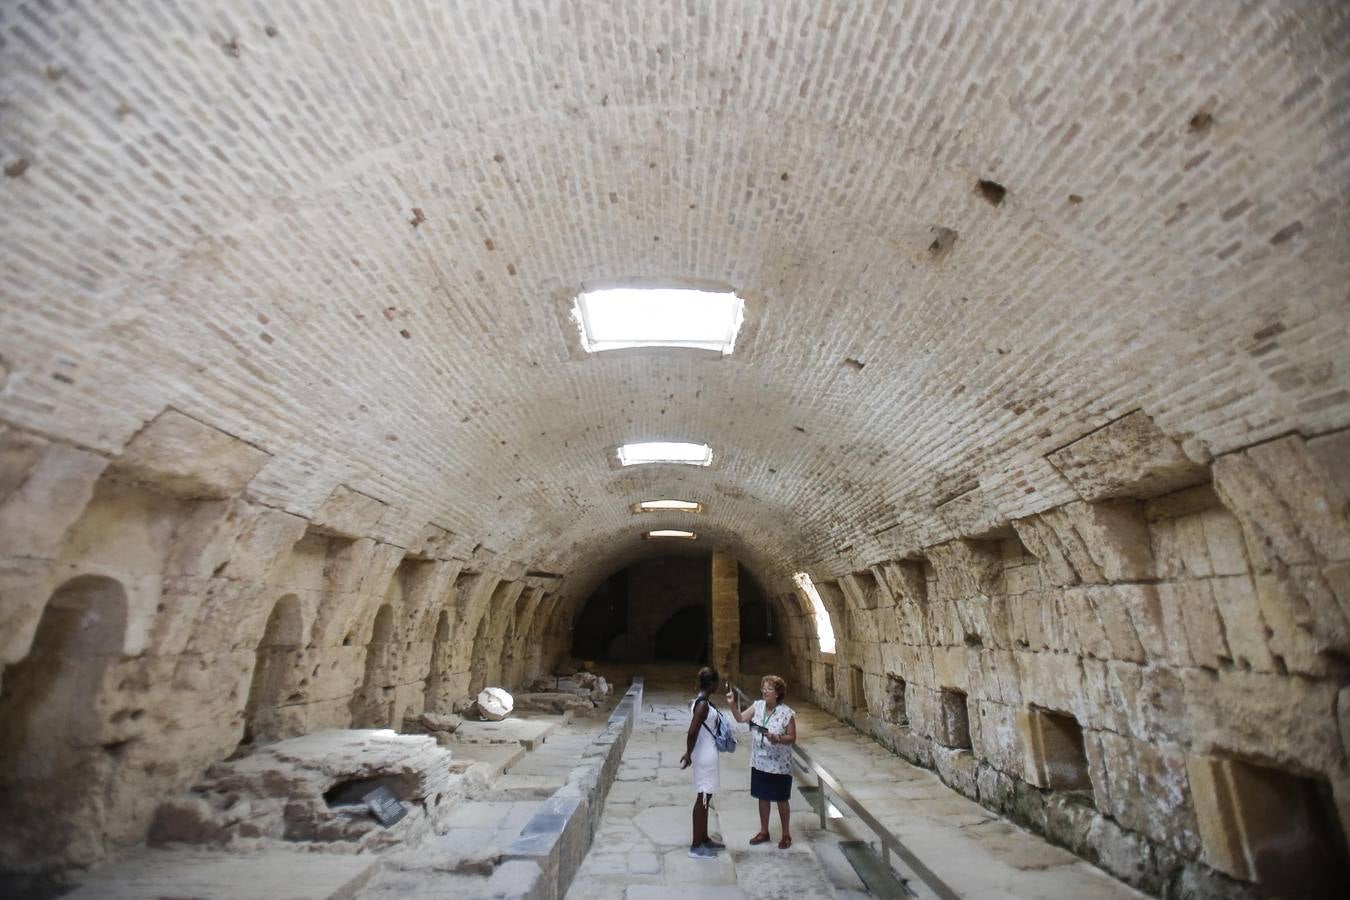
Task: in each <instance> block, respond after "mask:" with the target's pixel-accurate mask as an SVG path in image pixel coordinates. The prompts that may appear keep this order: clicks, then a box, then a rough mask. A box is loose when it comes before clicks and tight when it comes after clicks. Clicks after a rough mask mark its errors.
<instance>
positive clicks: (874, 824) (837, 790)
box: [732, 685, 961, 900]
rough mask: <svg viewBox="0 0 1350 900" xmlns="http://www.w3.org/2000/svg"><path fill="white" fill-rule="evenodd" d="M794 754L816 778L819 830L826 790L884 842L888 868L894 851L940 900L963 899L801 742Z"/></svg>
mask: <svg viewBox="0 0 1350 900" xmlns="http://www.w3.org/2000/svg"><path fill="white" fill-rule="evenodd" d="M732 689H733V690H734V691H735V692H736V696H737V697H739V698H740V699H741V703H742V704H744V705H747V706H748V705H750V704H749V701H750V697H749V695H748V694H746V693H745V691H743V690H741V689H740V687H739V686H737V685H732ZM792 754H793V756H794V757H795V758H794V759H793V762H794V763H796V764H797V766H798V767H799V768H800V769H802V771H804V772H810V773H811V774H812V775H814V776H815V777H816V784H817V785H818V786H819V790H820V827H821V829H822V830H824V829H825V828H826V827H827V822H828V818H829V809H830V801H829V800H828V799H827V797H826V793H825V792H826V788H828V789H829V792H830V793H831V794H833V795H834V798H835V799H836V800H838V801H839V803H840V804H842V805H843V806H846V807H848V808H849V809H850V810H852V811H853V813H854V815H856V816H857V817H858V818H859V819H861V820H862V821H863V823H864V824H865V825H866V826H867V827H868V828H870V829H871V830H872V833H873V834H875V835H876V836H877V839H878V840H880V841H881V859H882V861H883V862H884V863H885V864H886V866H887V868H889V867H890V865H891V853H892V852H894V853H895V855H896V856H898V857H900V859H901V860H902V861H903V862H904V864H905V866H906V867H908V868H909V870H910V871H911V872H913V873H914V874H915V876H917V877H918V879H919V880H920V881H922V882H923V883H924V884H926V885H927V886H928V888H929V890H931V891H932V892H933V893H934V894H936V895H937V896H938V897H940V898H941V900H961V895H960V894H958V893H956V892H955V891H953V890H952V889H951V888H950V887H948V886H947V884H946V882H944V881H943V880H942V879H941V878H938V877H937V875H936V874H934V872H933V870H932V869H930V868H928V867H927V866H925V865H924V864H923V863H922V862H921V861H920V860H919V858H918V857H917V856H915V855H914V853H913V852H912V851H911V850H910V849H909V848H908V847H906V846H905V845H904V844H903V843H901V841H900V839H899V838H898V837H896V836H895V835H893V834H891V832H890V831H889V830H888V829H887V828H886V826H885V825H882V824H881V822H880V821H879V820H878V819H877V818H876V816H873V815H872V814H871V813H870V812H868V811H867V808H866V807H865V806H863V805H862V801H860V800H859V799H858V798H857V797H854V796H853V795H852V794H850V793H849V792H848V789H847V788H845V787H844V786H843V785H842V784H840V783H839V779H837V778H835V777H834V776H833V775H831V774H830V772H829V771H828V770H826V768H825V767H824V766H822V765H821V764H820V763H818V762H816V761H815V760H814V759H812V758H811V754H809V753H807V752H806V749H805V748H804V747H802V745H801V742H800V741H794V742H793V743H792Z"/></svg>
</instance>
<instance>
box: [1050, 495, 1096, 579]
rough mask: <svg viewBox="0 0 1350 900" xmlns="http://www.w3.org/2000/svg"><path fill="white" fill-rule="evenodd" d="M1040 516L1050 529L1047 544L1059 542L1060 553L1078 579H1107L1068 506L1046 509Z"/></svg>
mask: <svg viewBox="0 0 1350 900" xmlns="http://www.w3.org/2000/svg"><path fill="white" fill-rule="evenodd" d="M1040 518H1041V521H1042V522H1043V523H1044V524H1045V525H1046V526H1047V527H1048V528H1049V529H1050V534H1048V535H1046V543H1047V545H1050V544H1052V543H1056V544H1057V546H1058V550H1059V552H1060V554H1062V555H1063V557H1064V558H1065V559H1067V560H1068V562H1069V565H1070V566H1072V567H1073V571H1074V574H1075V575H1076V576H1077V579H1076V580H1077V581H1080V582H1083V583H1085V584H1101V583H1102V582H1103V581H1105V580H1106V576H1105V575H1104V574H1103V572H1102V567H1101V566H1099V565H1098V564H1097V561H1096V560H1095V559H1094V558H1093V554H1092V552H1091V551H1090V550H1089V549H1088V546H1087V543H1086V542H1085V541H1084V538H1083V535H1081V534H1079V533H1078V528H1077V526H1076V523H1075V521H1074V519H1073V518H1071V517H1070V516H1069V513H1068V510H1067V509H1066V508H1061V509H1050V510H1046V511H1045V512H1043V513H1041V516H1040Z"/></svg>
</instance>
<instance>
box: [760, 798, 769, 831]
mask: <svg viewBox="0 0 1350 900" xmlns="http://www.w3.org/2000/svg"><path fill="white" fill-rule="evenodd" d="M759 833H760V834H768V833H769V801H768V800H761V801H759Z"/></svg>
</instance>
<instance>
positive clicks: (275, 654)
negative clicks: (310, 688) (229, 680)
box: [241, 594, 307, 744]
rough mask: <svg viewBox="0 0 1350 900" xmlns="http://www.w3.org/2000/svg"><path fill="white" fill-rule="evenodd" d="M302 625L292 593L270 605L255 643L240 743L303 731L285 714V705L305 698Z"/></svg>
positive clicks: (255, 741) (293, 704) (302, 621)
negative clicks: (269, 612)
mask: <svg viewBox="0 0 1350 900" xmlns="http://www.w3.org/2000/svg"><path fill="white" fill-rule="evenodd" d="M304 627H305V626H304V620H303V617H302V614H301V610H300V600H299V598H297V597H296V596H295V595H294V594H287V595H286V596H284V597H282V598H281V599H280V600H278V601H277V602H276V605H275V606H273V607H272V612H271V614H270V615H269V616H268V617H267V625H266V626H265V627H264V628H263V635H262V640H260V641H259V642H258V652H257V659H256V661H255V662H254V665H253V678H252V681H251V682H250V684H249V689H248V703H247V705H246V706H245V707H244V734H243V739H242V741H241V743H244V744H248V743H253V744H258V743H263V742H266V741H269V740H275V739H277V738H281V737H285V736H287V735H288V734H296V733H299V732H301V731H303V730H304V729H303V725H301V724H299V723H296V724H292V725H288V724H287V720H288V718H292V717H288V716H287V714H286V708H287V707H294V706H297V705H299V704H302V703H303V702H304V700H305V695H304V688H305V687H306V686H307V682H306V679H305V678H304V675H303V672H301V671H299V670H298V664H299V662H300V659H299V656H300V653H299V650H300V646H301V643H302V642H303V640H304Z"/></svg>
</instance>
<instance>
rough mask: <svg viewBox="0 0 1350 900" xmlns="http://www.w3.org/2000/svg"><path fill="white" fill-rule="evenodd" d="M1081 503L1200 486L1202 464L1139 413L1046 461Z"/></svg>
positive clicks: (1091, 434)
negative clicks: (1075, 492) (1057, 471)
mask: <svg viewBox="0 0 1350 900" xmlns="http://www.w3.org/2000/svg"><path fill="white" fill-rule="evenodd" d="M1046 459H1048V460H1049V461H1050V462H1051V463H1052V464H1053V465H1054V467H1055V468H1056V469H1058V470H1059V471H1060V472H1061V473H1063V475H1064V477H1065V478H1067V479H1068V480H1069V483H1070V484H1071V485H1073V487H1074V490H1076V491H1078V494H1079V496H1081V497H1082V498H1083V499H1084V500H1106V499H1110V498H1115V497H1137V498H1145V497H1156V496H1158V495H1160V494H1166V493H1169V492H1171V491H1176V490H1180V489H1181V488H1184V487H1190V486H1191V485H1193V484H1199V483H1200V482H1202V481H1204V480H1205V479H1206V478H1207V477H1208V470H1207V469H1206V467H1205V466H1202V465H1200V464H1199V463H1197V462H1194V461H1193V460H1191V459H1190V458H1189V457H1188V456H1186V454H1185V453H1184V452H1183V451H1182V449H1181V445H1180V444H1178V443H1177V442H1176V441H1175V440H1173V439H1172V438H1171V437H1169V436H1168V435H1167V434H1166V433H1164V432H1163V430H1162V429H1161V428H1159V427H1158V426H1157V425H1155V424H1154V422H1153V420H1152V419H1151V418H1149V417H1148V415H1147V414H1146V413H1144V412H1143V411H1142V410H1136V411H1134V412H1132V413H1130V414H1129V415H1126V416H1123V417H1121V418H1119V419H1116V420H1115V421H1114V422H1111V423H1109V424H1108V425H1105V426H1104V427H1102V428H1099V429H1097V430H1096V431H1093V432H1091V433H1089V434H1087V435H1085V436H1084V437H1081V438H1079V439H1078V440H1076V441H1074V442H1073V443H1071V444H1069V445H1068V446H1066V447H1063V448H1061V449H1059V450H1056V451H1055V452H1053V453H1051V454H1050V455H1049V456H1047V457H1046Z"/></svg>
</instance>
